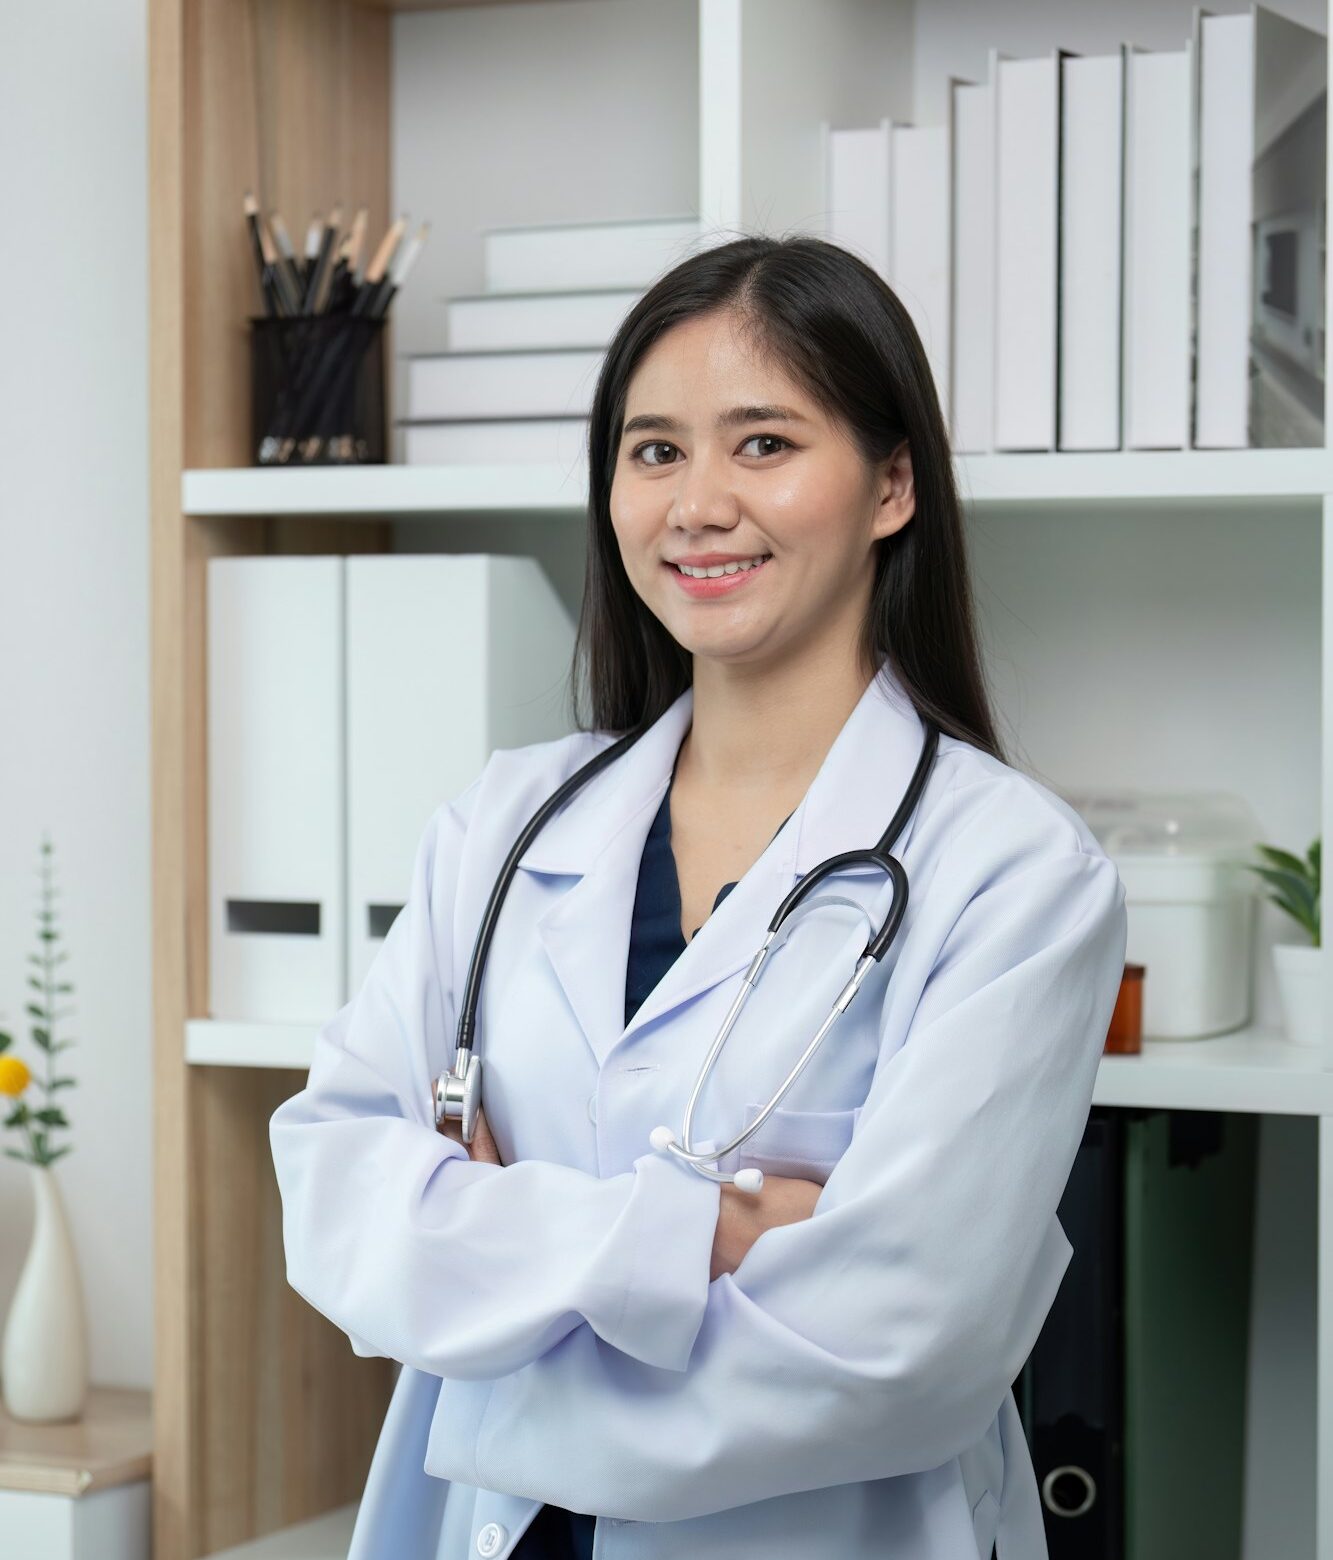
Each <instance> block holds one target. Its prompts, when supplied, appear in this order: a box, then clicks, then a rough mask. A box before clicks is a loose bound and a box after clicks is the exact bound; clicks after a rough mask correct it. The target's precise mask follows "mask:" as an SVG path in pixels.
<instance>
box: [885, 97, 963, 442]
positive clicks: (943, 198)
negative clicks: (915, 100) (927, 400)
mask: <svg viewBox="0 0 1333 1560" xmlns="http://www.w3.org/2000/svg"><path fill="white" fill-rule="evenodd" d="M949 162H950V158H949V127H948V126H947V125H894V126H893V128H892V132H891V147H890V166H889V213H890V214H889V285H890V286H891V287H892V288H893V290H894V292H895V293H897V295H898V297H899V298H900V299H901V300H902V303H903V306H904V307H905V308H906V310H907V312H908V314H910V315H911V317H912V323H913V324H914V325H915V326H916V330H917V335H918V336H920V338H921V344H922V346H923V347H924V348H925V351H926V358H927V360H928V362H929V363H930V372H931V375H932V376H933V378H934V380H935V391H936V394H937V396H938V398H939V403H940V410H941V412H942V414H943V416H944V419H945V425H946V426H947V425H948V421H949V415H950V414H949V406H950V401H949V394H950V390H949V382H950V364H951V354H950V347H949V336H950V323H951V321H950V287H949V271H950V229H951V226H952V219H953V210H952V202H951V200H950V196H949Z"/></svg>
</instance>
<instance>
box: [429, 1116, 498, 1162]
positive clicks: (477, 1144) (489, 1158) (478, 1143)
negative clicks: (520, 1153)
mask: <svg viewBox="0 0 1333 1560" xmlns="http://www.w3.org/2000/svg"><path fill="white" fill-rule="evenodd" d="M435 1130H436V1131H437V1132H439V1133H440V1134H441V1136H443V1137H448V1138H453V1140H454V1142H455V1143H462V1142H463V1121H462V1117H460V1116H450V1117H446V1118H445V1120H444V1121H442V1122H441V1123H440V1125H439V1126H438V1127H437V1128H436V1129H435ZM463 1146H464V1147H465V1148H466V1149H467V1151H468V1157H469V1158H470V1159H475V1160H476V1161H477V1162H478V1163H479V1164H484V1165H502V1164H503V1160H502V1159H501V1158H500V1150H499V1149H498V1148H496V1146H495V1139H494V1138H493V1137H492V1136H491V1129H490V1128H489V1127H488V1126H487V1125H486V1112H485V1110H484V1109H483V1108H482V1107H481V1106H480V1105H478V1106H477V1129H476V1131H475V1132H474V1133H473V1134H472V1141H471V1142H470V1143H464V1144H463Z"/></svg>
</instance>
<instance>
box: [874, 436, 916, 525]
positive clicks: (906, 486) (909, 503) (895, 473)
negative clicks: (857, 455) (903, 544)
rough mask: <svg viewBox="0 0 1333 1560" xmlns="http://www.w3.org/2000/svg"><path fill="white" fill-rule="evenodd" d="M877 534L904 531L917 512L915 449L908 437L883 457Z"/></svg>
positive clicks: (879, 472) (877, 491)
mask: <svg viewBox="0 0 1333 1560" xmlns="http://www.w3.org/2000/svg"><path fill="white" fill-rule="evenodd" d="M875 499H876V508H875V524H874V536H875V540H876V541H878V540H879V539H880V537H882V536H892V535H893V534H894V532H895V531H901V530H902V528H903V527H904V526H905V525H906V524H907V522H908V521H909V520H910V519H911V518H912V516H913V514H914V513H915V512H916V491H915V488H914V487H913V484H912V451H911V447H910V446H909V444H908V442H907V440H906V439H904V440H903V441H902V443H901V444H899V445H898V447H897V449H895V450H894V452H893V454H892V455H890V456H889V458H888V459H887V460H885V461H882V462H881V463H880V465H879V467H878V469H877V475H876V482H875Z"/></svg>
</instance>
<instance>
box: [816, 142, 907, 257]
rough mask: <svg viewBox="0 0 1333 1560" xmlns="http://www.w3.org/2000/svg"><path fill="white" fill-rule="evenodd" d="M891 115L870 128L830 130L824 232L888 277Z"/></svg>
mask: <svg viewBox="0 0 1333 1560" xmlns="http://www.w3.org/2000/svg"><path fill="white" fill-rule="evenodd" d="M892 128H893V127H892V123H891V121H890V120H887V119H881V120H880V122H879V124H878V125H876V126H874V128H873V129H869V130H860V129H853V130H830V131H829V132H828V175H827V181H828V200H827V203H826V206H827V209H826V211H825V220H824V233H825V237H826V238H828V240H829V241H830V242H831V243H834V244H838V245H840V246H841V247H842V248H843V249H847V250H850V251H851V253H852V254H854V255H856V256H857V257H858V258H859V259H861V260H864V261H865V263H866V264H867V265H868V266H869V267H870V268H871V270H872V271H874V272H875V273H876V274H877V275H878V276H882V277H883V278H884V279H885V280H886V281H887V280H888V277H889V257H890V232H889V223H890V213H889V168H890V134H891V131H892Z"/></svg>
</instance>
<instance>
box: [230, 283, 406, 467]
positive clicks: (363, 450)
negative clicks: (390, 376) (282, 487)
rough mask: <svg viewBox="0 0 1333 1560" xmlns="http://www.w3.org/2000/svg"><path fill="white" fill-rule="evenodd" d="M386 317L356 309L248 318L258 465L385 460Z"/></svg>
mask: <svg viewBox="0 0 1333 1560" xmlns="http://www.w3.org/2000/svg"><path fill="white" fill-rule="evenodd" d="M385 323H386V321H385V320H384V319H377V320H372V319H363V318H361V317H359V316H356V315H351V314H298V315H292V316H290V317H288V316H283V315H274V316H271V317H265V318H262V319H251V321H250V409H251V424H250V425H251V431H252V448H253V463H254V464H255V465H256V466H348V465H357V466H360V465H375V464H382V463H383V461H384V459H385V453H384V452H385V444H386V427H385V405H384V326H385Z"/></svg>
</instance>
